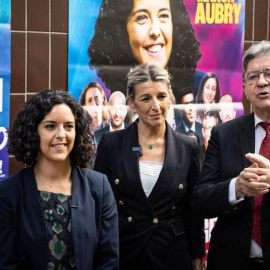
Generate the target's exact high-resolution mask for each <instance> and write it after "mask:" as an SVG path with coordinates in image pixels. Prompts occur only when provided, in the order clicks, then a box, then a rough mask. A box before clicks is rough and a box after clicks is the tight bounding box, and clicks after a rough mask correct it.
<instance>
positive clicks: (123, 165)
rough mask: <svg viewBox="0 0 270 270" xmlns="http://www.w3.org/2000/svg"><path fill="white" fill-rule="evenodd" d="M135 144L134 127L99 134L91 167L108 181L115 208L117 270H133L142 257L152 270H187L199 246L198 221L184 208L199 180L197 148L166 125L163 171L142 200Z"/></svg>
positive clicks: (200, 223) (200, 252)
mask: <svg viewBox="0 0 270 270" xmlns="http://www.w3.org/2000/svg"><path fill="white" fill-rule="evenodd" d="M138 144H139V143H138V133H137V123H136V122H134V123H133V124H131V125H130V126H129V127H128V128H126V129H125V130H121V131H115V132H110V133H105V134H104V135H103V137H102V138H101V140H100V143H99V146H98V150H97V157H96V162H95V170H98V171H100V172H102V173H105V174H106V175H107V176H108V178H109V181H110V184H111V186H112V188H113V191H114V194H115V197H116V200H117V204H118V211H119V213H118V214H119V228H120V269H138V264H137V261H138V258H141V256H143V254H144V255H145V254H147V257H148V258H149V260H150V261H151V265H152V268H153V269H170V270H174V269H182V270H185V269H191V263H190V262H191V258H196V257H202V256H203V255H204V245H205V242H204V231H203V219H201V218H198V217H197V216H196V215H195V214H194V212H193V210H192V209H191V203H190V199H191V193H192V189H193V186H194V184H195V182H196V181H197V178H198V174H199V162H198V145H197V143H196V141H195V139H193V138H190V137H188V136H185V135H183V134H179V133H176V132H175V131H174V130H173V129H172V128H171V127H170V126H169V125H168V124H167V123H166V150H165V159H164V165H163V168H162V170H161V172H160V175H159V177H158V180H157V182H156V185H155V186H154V188H153V190H152V192H151V194H150V195H149V197H148V198H147V197H146V195H145V193H144V190H143V188H142V184H141V180H140V173H139V152H137V151H136V150H137V148H136V147H137V146H138ZM134 147H135V148H134ZM149 260H148V262H149Z"/></svg>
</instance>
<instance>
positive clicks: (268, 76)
mask: <svg viewBox="0 0 270 270" xmlns="http://www.w3.org/2000/svg"><path fill="white" fill-rule="evenodd" d="M261 74H263V76H264V79H265V80H266V81H267V82H268V83H269V82H270V69H266V70H264V71H251V72H249V73H248V74H247V78H246V82H247V84H248V85H252V84H254V83H256V82H257V81H258V79H259V78H260V75H261Z"/></svg>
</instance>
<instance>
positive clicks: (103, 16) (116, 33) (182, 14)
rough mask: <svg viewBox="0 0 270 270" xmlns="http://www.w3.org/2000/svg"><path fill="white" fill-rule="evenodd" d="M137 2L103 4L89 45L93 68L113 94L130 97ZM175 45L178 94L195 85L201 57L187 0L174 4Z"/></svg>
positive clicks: (171, 62) (172, 66)
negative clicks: (131, 19) (130, 28)
mask: <svg viewBox="0 0 270 270" xmlns="http://www.w3.org/2000/svg"><path fill="white" fill-rule="evenodd" d="M132 8H133V0H103V1H102V4H101V7H100V11H99V16H98V18H97V20H96V25H95V34H94V36H93V38H92V40H91V42H90V44H89V48H88V55H89V56H90V62H89V65H90V67H91V68H95V69H96V70H97V74H98V76H99V77H100V78H101V79H102V81H103V82H104V83H105V85H106V87H107V88H109V89H110V90H111V91H112V92H114V91H122V92H123V93H126V75H127V73H128V72H129V69H130V67H132V66H134V65H137V64H141V63H137V61H136V60H135V58H134V56H133V53H132V50H131V48H130V44H129V36H128V32H127V28H126V26H127V18H128V16H129V14H130V12H131V10H132ZM170 8H171V14H172V23H173V44H172V52H171V56H170V59H169V61H168V69H169V72H170V74H171V75H172V77H173V78H174V79H173V81H172V88H173V91H174V94H175V95H176V93H177V92H178V90H179V89H181V88H182V87H184V86H186V85H187V84H188V83H190V82H191V80H192V77H193V74H194V72H195V69H196V67H197V61H198V60H199V59H200V57H201V53H200V51H199V46H200V44H199V42H198V41H197V40H196V38H195V34H194V29H193V27H192V25H191V22H190V18H189V15H188V13H187V11H186V7H185V5H184V3H183V0H170Z"/></svg>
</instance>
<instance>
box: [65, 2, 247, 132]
mask: <svg viewBox="0 0 270 270" xmlns="http://www.w3.org/2000/svg"><path fill="white" fill-rule="evenodd" d="M69 3H70V4H69V5H70V6H69V10H70V15H69V83H68V90H69V91H70V92H71V93H72V94H73V95H74V96H75V97H76V98H77V99H78V100H79V99H80V96H81V94H82V92H83V90H84V89H85V87H87V85H88V84H89V83H90V82H93V81H95V82H97V83H99V85H100V86H101V87H102V88H103V89H104V92H103V93H101V95H103V96H104V95H105V96H106V99H107V100H106V101H105V103H104V102H103V103H104V104H106V102H107V101H108V100H109V96H110V94H111V93H113V92H116V91H120V92H122V93H124V94H126V85H127V81H126V77H127V74H128V72H129V70H130V68H132V67H134V65H137V64H142V63H150V64H156V65H159V66H161V67H163V68H166V69H168V71H169V72H170V74H171V76H172V89H173V93H174V95H175V98H176V104H184V103H183V102H182V101H181V100H182V99H183V94H185V93H188V94H190V89H191V92H192V94H193V99H194V103H196V104H197V105H196V108H197V110H196V118H195V119H196V121H198V122H201V123H203V118H204V115H205V113H206V112H207V111H210V110H215V111H216V112H217V117H218V119H219V122H220V123H221V122H223V120H222V119H223V118H224V119H227V118H228V117H227V118H226V117H225V116H224V117H223V114H222V112H221V114H220V106H219V105H217V104H218V103H219V101H220V99H221V97H222V96H223V95H225V94H227V95H228V96H230V97H231V101H232V102H230V103H233V106H232V110H233V112H231V113H230V115H232V116H234V117H235V116H238V115H240V114H242V113H243V108H242V105H241V101H242V69H241V58H242V54H243V40H244V13H245V11H244V0H235V1H233V0H228V1H218V0H217V1H211V0H209V1H208V0H207V1H202V0H197V1H195V0H192V1H190V0H128V1H127V0H80V1H78V0H76V1H70V2H69ZM188 89H189V90H188ZM99 104H101V103H99ZM96 107H98V106H97V105H96ZM223 107H224V106H223ZM96 110H97V112H96V114H98V113H99V114H102V109H100V111H99V112H98V109H96ZM103 114H104V110H103ZM92 115H93V113H92ZM183 115H184V112H183V110H182V107H181V106H180V105H176V106H175V110H174V112H172V113H171V114H170V115H169V116H168V120H169V121H170V123H171V124H172V126H173V127H174V128H176V127H178V126H179V125H180V124H181V123H182V122H183ZM108 120H109V121H110V119H109V116H108ZM184 120H185V119H184ZM224 121H225V120H224ZM173 122H174V123H173Z"/></svg>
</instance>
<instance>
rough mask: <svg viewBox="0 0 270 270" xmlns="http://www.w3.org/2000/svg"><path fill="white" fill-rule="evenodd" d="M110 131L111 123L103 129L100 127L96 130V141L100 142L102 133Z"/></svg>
mask: <svg viewBox="0 0 270 270" xmlns="http://www.w3.org/2000/svg"><path fill="white" fill-rule="evenodd" d="M109 131H110V125H108V126H106V127H104V128H101V129H98V130H96V131H95V134H94V136H95V139H96V143H97V144H99V141H100V139H101V137H102V135H103V134H104V133H105V132H109Z"/></svg>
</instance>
